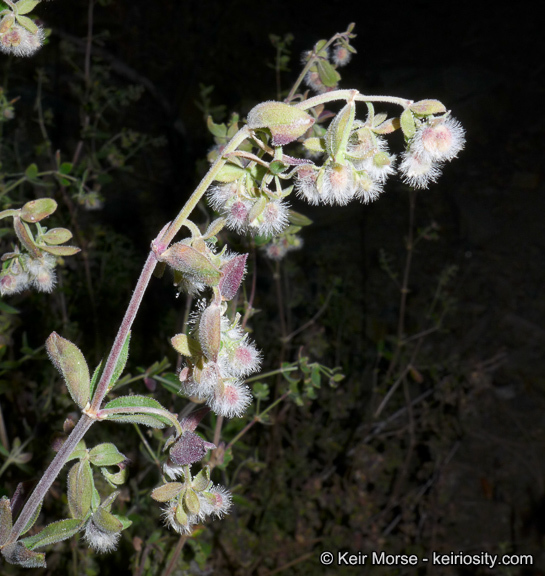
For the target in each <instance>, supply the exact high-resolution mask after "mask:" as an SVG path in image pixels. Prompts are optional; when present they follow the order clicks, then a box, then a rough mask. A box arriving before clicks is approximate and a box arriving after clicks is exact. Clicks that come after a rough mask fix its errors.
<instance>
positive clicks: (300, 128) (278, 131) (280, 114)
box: [248, 101, 314, 146]
mask: <svg viewBox="0 0 545 576" xmlns="http://www.w3.org/2000/svg"><path fill="white" fill-rule="evenodd" d="M313 124H314V118H312V116H310V115H309V114H307V113H306V112H305V111H304V110H300V109H299V108H295V107H293V106H290V105H289V104H285V103H284V102H274V101H270V102H263V103H261V104H258V105H257V106H255V107H254V108H252V109H251V110H250V112H249V114H248V128H250V129H251V130H257V129H259V128H268V129H269V130H270V131H271V135H272V143H273V146H284V145H285V144H289V143H290V142H293V141H294V140H297V138H299V137H301V136H302V135H303V134H304V133H305V132H306V131H307V130H308V129H309V128H310V127H311V126H312V125H313Z"/></svg>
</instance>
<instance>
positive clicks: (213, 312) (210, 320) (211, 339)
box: [199, 304, 221, 362]
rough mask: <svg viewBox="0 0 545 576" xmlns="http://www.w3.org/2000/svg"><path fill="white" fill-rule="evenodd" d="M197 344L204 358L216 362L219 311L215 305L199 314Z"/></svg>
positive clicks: (219, 342)
mask: <svg viewBox="0 0 545 576" xmlns="http://www.w3.org/2000/svg"><path fill="white" fill-rule="evenodd" d="M199 343H200V345H201V348H202V351H203V353H204V355H205V356H206V358H208V360H212V361H213V362H216V360H217V359H218V354H219V351H220V344H221V310H220V307H219V306H218V305H217V304H211V305H210V306H208V308H206V309H205V310H204V311H203V313H202V314H201V317H200V319H199Z"/></svg>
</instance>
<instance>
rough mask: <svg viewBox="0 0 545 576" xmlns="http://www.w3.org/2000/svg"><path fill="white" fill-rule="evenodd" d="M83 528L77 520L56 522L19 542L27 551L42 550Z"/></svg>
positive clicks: (81, 523)
mask: <svg viewBox="0 0 545 576" xmlns="http://www.w3.org/2000/svg"><path fill="white" fill-rule="evenodd" d="M82 528H83V522H82V521H81V520H78V519H66V520H58V521H57V522H53V523H52V524H49V525H48V526H46V527H45V528H44V529H43V530H42V531H41V532H38V534H35V535H34V536H29V537H28V538H24V539H23V540H21V542H22V543H23V544H25V546H26V547H27V548H28V549H29V550H34V549H35V548H42V547H43V546H48V545H49V544H55V543H56V542H62V541H63V540H67V539H68V538H71V537H72V536H74V534H77V533H78V532H79V531H80V530H81V529H82Z"/></svg>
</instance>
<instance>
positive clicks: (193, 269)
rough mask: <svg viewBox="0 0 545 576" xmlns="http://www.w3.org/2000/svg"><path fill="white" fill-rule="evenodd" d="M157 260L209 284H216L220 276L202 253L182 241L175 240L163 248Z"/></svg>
mask: <svg viewBox="0 0 545 576" xmlns="http://www.w3.org/2000/svg"><path fill="white" fill-rule="evenodd" d="M159 260H161V261H163V262H166V263H167V264H168V265H169V266H171V267H172V268H174V270H178V271H180V272H182V274H184V275H185V276H188V277H189V278H194V279H196V280H199V281H200V282H204V283H205V284H208V285H209V286H217V285H218V282H219V281H220V278H221V272H220V271H219V270H218V269H217V268H216V266H214V264H212V262H211V261H210V260H209V259H208V258H207V257H206V256H205V255H204V254H201V253H200V252H198V251H197V250H195V248H192V247H191V246H188V245H187V244H183V243H182V242H177V243H176V244H173V245H172V246H171V247H170V248H168V249H167V250H165V251H164V252H163V253H162V254H161V256H160V257H159Z"/></svg>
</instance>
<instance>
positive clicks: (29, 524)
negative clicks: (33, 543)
mask: <svg viewBox="0 0 545 576" xmlns="http://www.w3.org/2000/svg"><path fill="white" fill-rule="evenodd" d="M42 504H43V501H42V502H40V504H39V505H38V507H37V508H36V510H34V513H33V514H32V516H31V517H30V520H29V521H28V522H27V524H26V526H25V527H24V528H23V530H22V532H21V536H22V535H23V534H26V533H27V532H28V531H29V530H30V529H31V528H32V526H34V524H35V523H36V520H38V516H39V515H40V512H41V511H42Z"/></svg>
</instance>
